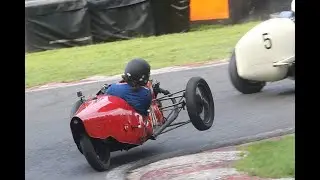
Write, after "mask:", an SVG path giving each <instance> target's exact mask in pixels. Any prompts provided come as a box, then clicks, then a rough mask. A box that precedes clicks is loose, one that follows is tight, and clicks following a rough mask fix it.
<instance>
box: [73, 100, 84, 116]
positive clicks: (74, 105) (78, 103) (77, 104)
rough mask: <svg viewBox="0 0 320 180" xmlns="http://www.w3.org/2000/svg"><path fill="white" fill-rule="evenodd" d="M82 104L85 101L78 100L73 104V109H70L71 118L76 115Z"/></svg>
mask: <svg viewBox="0 0 320 180" xmlns="http://www.w3.org/2000/svg"><path fill="white" fill-rule="evenodd" d="M81 104H83V101H81V100H78V101H77V102H75V103H74V104H73V106H72V108H71V111H70V118H72V117H73V116H74V114H75V113H76V112H77V111H78V109H79V107H80V106H81Z"/></svg>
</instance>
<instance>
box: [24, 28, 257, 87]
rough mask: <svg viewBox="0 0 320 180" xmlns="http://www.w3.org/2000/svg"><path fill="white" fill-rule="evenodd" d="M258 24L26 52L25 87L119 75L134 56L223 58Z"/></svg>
mask: <svg viewBox="0 0 320 180" xmlns="http://www.w3.org/2000/svg"><path fill="white" fill-rule="evenodd" d="M257 23H258V22H250V23H246V24H240V25H234V26H227V27H223V28H221V27H219V28H214V29H212V28H209V27H214V26H204V27H202V28H199V30H198V31H191V32H189V33H178V34H170V35H163V36H159V37H148V38H137V39H132V40H126V41H118V42H112V43H105V44H96V45H90V46H85V47H74V48H66V49H58V50H51V51H45V52H39V53H29V54H27V55H26V86H27V87H32V86H37V85H43V84H46V83H50V82H70V81H75V80H80V79H84V78H87V77H90V76H94V75H115V74H120V73H122V71H123V69H124V66H125V63H126V62H127V61H128V60H130V59H132V58H135V57H141V58H145V59H146V60H148V61H149V62H150V64H151V66H152V68H153V69H156V68H161V67H166V66H173V65H179V64H186V63H190V62H205V61H209V60H217V59H222V58H226V57H228V56H229V55H230V52H231V51H232V49H233V47H234V45H235V44H236V42H237V41H238V40H239V38H240V37H241V36H242V35H244V33H245V32H246V31H248V30H249V29H250V28H252V27H253V26H254V25H256V24H257Z"/></svg>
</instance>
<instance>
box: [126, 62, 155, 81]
mask: <svg viewBox="0 0 320 180" xmlns="http://www.w3.org/2000/svg"><path fill="white" fill-rule="evenodd" d="M124 77H125V79H126V81H127V82H128V84H130V85H131V86H137V85H139V86H145V85H146V84H147V83H148V81H149V77H150V65H149V63H148V62H147V61H146V60H144V59H140V58H138V59H133V60H131V61H129V62H128V64H127V66H126V68H125V71H124Z"/></svg>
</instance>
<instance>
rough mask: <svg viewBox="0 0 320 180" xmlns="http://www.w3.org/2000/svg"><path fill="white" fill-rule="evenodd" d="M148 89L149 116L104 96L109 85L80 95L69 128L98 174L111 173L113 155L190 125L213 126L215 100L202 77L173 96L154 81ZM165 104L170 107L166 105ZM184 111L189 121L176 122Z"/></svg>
mask: <svg viewBox="0 0 320 180" xmlns="http://www.w3.org/2000/svg"><path fill="white" fill-rule="evenodd" d="M147 86H148V88H150V90H151V92H152V103H151V106H150V109H149V115H148V116H142V115H141V114H139V113H137V112H136V111H135V110H134V109H133V107H131V106H130V105H129V104H128V103H127V102H126V101H125V100H123V99H121V98H119V97H115V96H110V95H107V94H105V93H104V92H105V89H106V88H108V86H104V87H103V88H102V89H101V90H99V91H98V93H97V94H96V95H95V96H93V97H91V98H88V99H86V98H85V97H84V96H83V95H82V92H81V91H79V92H77V96H78V97H79V100H78V101H77V102H76V103H75V104H74V105H73V107H72V109H71V117H70V120H71V121H70V128H71V132H72V136H73V139H74V142H75V144H76V146H77V148H78V149H79V151H80V152H81V153H82V154H83V155H84V157H85V158H86V160H87V161H88V163H89V164H90V165H91V167H92V168H93V169H95V170H96V171H105V170H108V168H109V166H110V153H111V152H114V151H119V150H129V149H131V148H134V147H137V146H140V145H142V144H143V143H145V142H146V141H148V140H155V139H156V138H157V137H158V136H159V135H160V134H163V133H165V132H168V131H170V130H173V129H175V128H178V127H180V126H183V125H186V124H188V123H190V122H191V123H192V124H193V126H194V127H195V128H196V129H198V130H199V131H205V130H208V129H210V128H211V127H212V124H213V121H214V116H215V111H214V101H213V97H212V92H211V90H210V87H209V85H208V84H207V82H206V81H205V80H204V79H203V78H201V77H192V78H191V79H189V81H188V83H187V86H186V88H185V89H184V90H181V91H177V92H174V93H170V92H169V91H168V90H164V89H162V88H160V83H159V82H153V81H152V80H150V81H149V83H148V85H147ZM159 94H162V96H161V97H158V95H159ZM165 101H168V102H170V105H167V106H164V104H165ZM182 109H186V110H187V112H188V115H189V118H190V120H187V121H184V122H175V123H174V121H175V120H176V119H177V117H178V116H179V113H180V111H181V110H182Z"/></svg>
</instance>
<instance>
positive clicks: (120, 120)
mask: <svg viewBox="0 0 320 180" xmlns="http://www.w3.org/2000/svg"><path fill="white" fill-rule="evenodd" d="M148 87H149V88H150V87H152V86H151V83H149V84H148ZM151 90H152V88H151ZM152 94H153V92H152ZM154 98H156V97H155V96H154V94H153V99H154ZM151 108H152V109H153V111H154V113H155V116H156V120H157V122H158V123H159V124H163V123H164V118H163V114H162V112H161V111H160V110H159V107H158V104H157V103H156V102H155V101H153V102H152V105H151ZM149 114H150V115H149V116H148V117H146V116H142V115H140V114H138V113H137V112H136V111H135V110H134V109H133V108H132V107H131V106H130V105H129V104H128V103H127V102H126V101H124V100H123V99H121V98H118V97H115V96H109V95H99V96H97V99H95V100H88V101H86V102H85V103H84V104H82V105H81V106H80V108H79V109H78V111H77V113H76V114H75V116H77V117H79V118H80V119H81V120H82V121H83V123H84V126H85V129H86V132H87V133H88V135H89V136H90V137H93V138H99V139H106V138H108V137H113V138H115V139H116V140H117V141H119V142H121V143H128V144H136V145H140V144H142V143H144V142H145V141H146V140H147V139H148V138H149V136H151V135H152V132H153V128H152V118H151V117H152V116H151V114H152V113H149Z"/></svg>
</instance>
